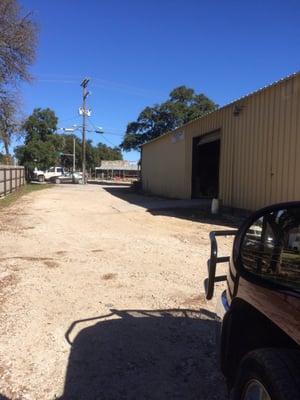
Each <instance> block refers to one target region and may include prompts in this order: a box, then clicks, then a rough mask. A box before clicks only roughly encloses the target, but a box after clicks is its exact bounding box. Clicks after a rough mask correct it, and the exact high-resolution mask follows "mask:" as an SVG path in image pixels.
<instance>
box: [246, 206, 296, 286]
mask: <svg viewBox="0 0 300 400" xmlns="http://www.w3.org/2000/svg"><path fill="white" fill-rule="evenodd" d="M241 259H242V265H243V268H244V269H246V270H247V271H248V272H251V273H252V274H254V275H257V276H259V277H261V278H263V279H264V280H269V281H270V282H272V283H275V284H276V283H280V284H281V285H284V286H286V287H287V288H291V289H293V290H297V291H298V290H300V208H286V209H282V210H277V211H271V212H267V213H266V214H264V215H262V216H261V217H260V218H259V219H258V220H257V221H255V222H254V223H253V224H252V225H251V226H250V227H249V228H248V230H247V231H246V234H245V236H244V239H243V242H242V246H241Z"/></svg>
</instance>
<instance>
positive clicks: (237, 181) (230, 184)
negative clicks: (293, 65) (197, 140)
mask: <svg viewBox="0 0 300 400" xmlns="http://www.w3.org/2000/svg"><path fill="white" fill-rule="evenodd" d="M236 106H238V107H240V109H241V111H240V113H239V115H236V116H235V115H234V110H235V107H236ZM299 118H300V75H299V74H297V75H294V76H292V77H290V78H287V79H285V80H283V81H281V82H279V83H277V84H274V85H272V86H269V87H267V88H265V89H263V90H261V91H258V92H256V93H254V94H252V95H249V96H247V97H244V98H242V99H240V100H238V101H236V102H234V103H232V104H230V105H228V106H225V107H223V108H221V109H219V110H217V111H216V112H213V113H211V114H208V115H207V116H205V117H202V118H199V119H197V120H195V121H192V122H191V123H189V124H187V125H185V126H184V127H182V128H180V129H179V130H181V131H184V141H183V142H182V143H181V146H180V149H178V148H177V150H176V151H174V147H173V146H171V145H170V144H169V143H170V140H169V141H168V140H167V139H168V138H169V137H170V136H171V135H165V136H164V137H162V138H159V139H158V140H155V141H153V142H150V143H149V144H146V145H145V146H143V157H142V176H143V180H145V179H146V181H147V190H149V191H151V192H153V193H157V194H161V195H165V196H170V193H171V194H172V197H179V198H190V197H191V177H192V141H193V137H196V136H200V135H204V134H207V133H209V132H211V131H214V130H216V129H220V130H221V156H220V182H219V184H220V196H219V197H220V199H222V201H223V204H224V205H225V206H230V207H235V208H241V209H247V210H253V209H257V208H259V207H262V206H264V205H266V204H270V203H275V202H279V201H288V200H299V199H300V179H299V177H298V174H299V171H300V157H298V154H300V132H299V128H300V125H299ZM162 143H164V145H162ZM166 143H168V144H169V145H167V146H166ZM178 150H179V151H178ZM181 151H183V152H185V154H184V155H182V154H180V152H181ZM147 159H151V160H152V164H155V165H156V167H155V174H153V173H152V169H151V165H150V164H149V163H147V162H145V160H147ZM177 162H178V165H177V164H176V163H177ZM182 163H184V165H182ZM175 165H177V168H176V171H177V172H176V173H177V174H178V175H179V176H181V175H182V174H181V173H180V172H179V171H178V167H179V168H183V176H184V177H183V178H181V179H179V180H178V181H176V180H174V179H171V174H172V169H173V168H174V167H175ZM182 179H183V182H182ZM158 186H159V188H160V190H159V193H158V192H157V190H156V188H157V187H158ZM167 186H168V189H164V187H165V188H166V187H167Z"/></svg>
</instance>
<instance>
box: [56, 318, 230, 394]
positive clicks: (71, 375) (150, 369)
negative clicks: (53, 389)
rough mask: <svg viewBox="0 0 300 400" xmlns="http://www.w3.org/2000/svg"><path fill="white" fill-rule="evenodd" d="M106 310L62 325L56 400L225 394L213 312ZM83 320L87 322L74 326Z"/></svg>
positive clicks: (217, 325)
mask: <svg viewBox="0 0 300 400" xmlns="http://www.w3.org/2000/svg"><path fill="white" fill-rule="evenodd" d="M111 311H112V312H111V313H110V314H108V315H105V316H100V317H96V318H91V319H86V320H81V321H75V322H74V323H72V325H71V326H70V328H69V329H68V331H67V333H66V339H67V340H68V342H69V343H70V344H71V352H70V357H69V363H68V368H67V373H66V381H65V388H64V394H63V395H62V397H61V398H60V400H71V399H72V400H79V399H81V400H82V399H85V400H92V399H97V400H122V399H124V400H125V399H126V400H133V399H136V400H148V399H149V400H169V399H170V400H171V399H172V400H173V399H181V400H182V399H185V400H196V399H197V400H201V399H203V400H207V399H210V400H213V399H215V400H217V399H225V398H226V396H225V388H224V382H223V378H222V376H221V374H220V372H219V367H218V360H217V357H216V348H217V346H216V337H217V331H218V328H219V324H220V323H219V321H218V320H217V318H216V315H215V314H213V313H210V312H208V311H206V310H202V311H195V310H123V311H119V310H111ZM87 324H88V325H90V324H93V325H91V326H88V327H84V328H80V326H82V325H83V326H86V325H87ZM78 331H79V333H77V334H76V333H74V332H78ZM73 336H75V338H74V339H73V340H72V339H71V338H72V337H73Z"/></svg>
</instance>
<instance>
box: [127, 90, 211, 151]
mask: <svg viewBox="0 0 300 400" xmlns="http://www.w3.org/2000/svg"><path fill="white" fill-rule="evenodd" d="M217 107H218V106H217V104H215V103H214V102H213V101H212V100H211V99H209V98H208V97H207V96H206V95H204V94H203V93H200V94H196V92H195V91H194V89H191V88H188V87H186V86H179V87H177V88H175V89H173V90H172V91H171V93H170V95H169V98H168V100H167V101H165V102H163V103H161V104H155V105H154V106H152V107H150V106H149V107H146V108H145V109H144V110H143V111H142V112H141V113H140V114H139V116H138V118H137V120H136V121H133V122H130V123H129V124H128V125H127V129H126V133H125V136H124V139H123V142H122V143H121V147H122V148H123V150H125V151H129V150H138V149H139V148H140V146H141V145H142V144H143V143H145V142H148V141H149V140H152V139H154V138H156V137H158V136H160V135H162V134H164V133H166V132H168V131H171V130H173V129H175V128H178V127H179V126H181V125H183V124H185V123H187V122H189V121H191V120H193V119H195V118H198V117H201V116H202V115H204V114H206V113H207V112H209V111H213V110H215V109H216V108H217Z"/></svg>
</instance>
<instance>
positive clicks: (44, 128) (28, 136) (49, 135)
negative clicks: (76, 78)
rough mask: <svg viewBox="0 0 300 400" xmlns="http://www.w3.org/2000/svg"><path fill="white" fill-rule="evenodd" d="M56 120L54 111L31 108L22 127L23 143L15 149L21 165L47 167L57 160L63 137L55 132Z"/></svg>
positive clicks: (30, 167) (62, 144) (61, 148)
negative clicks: (30, 112) (31, 110)
mask: <svg viewBox="0 0 300 400" xmlns="http://www.w3.org/2000/svg"><path fill="white" fill-rule="evenodd" d="M57 122H58V119H57V117H56V115H55V113H54V111H52V110H50V109H49V108H46V109H41V108H36V109H34V110H33V113H32V114H31V115H30V116H29V117H28V118H27V119H26V120H25V122H24V124H23V127H22V128H23V131H24V133H25V141H24V145H23V146H18V147H16V149H15V154H16V157H17V158H18V160H19V162H20V164H21V165H24V166H25V167H27V168H29V169H33V168H34V167H37V168H40V169H47V168H49V167H50V166H52V165H55V164H56V163H57V162H58V161H59V157H60V152H61V151H62V150H63V147H64V138H63V136H62V135H58V134H56V133H55V132H56V130H57Z"/></svg>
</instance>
